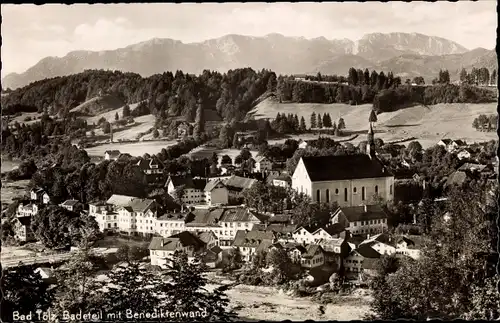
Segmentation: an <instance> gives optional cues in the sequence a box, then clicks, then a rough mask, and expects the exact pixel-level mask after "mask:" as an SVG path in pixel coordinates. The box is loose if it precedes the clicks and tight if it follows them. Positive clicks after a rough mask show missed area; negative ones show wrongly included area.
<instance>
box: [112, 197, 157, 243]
mask: <svg viewBox="0 0 500 323" xmlns="http://www.w3.org/2000/svg"><path fill="white" fill-rule="evenodd" d="M108 203H109V201H108ZM117 211H118V230H119V231H120V232H123V233H128V234H139V233H141V234H143V235H151V234H153V233H155V225H156V218H157V214H158V213H157V203H156V201H155V200H151V199H142V198H133V199H132V200H130V202H129V203H128V204H127V205H124V206H120V207H119V208H118V209H117Z"/></svg>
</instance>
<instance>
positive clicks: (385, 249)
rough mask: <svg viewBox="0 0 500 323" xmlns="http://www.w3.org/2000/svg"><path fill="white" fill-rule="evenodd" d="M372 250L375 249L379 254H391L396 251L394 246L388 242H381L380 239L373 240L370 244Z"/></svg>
mask: <svg viewBox="0 0 500 323" xmlns="http://www.w3.org/2000/svg"><path fill="white" fill-rule="evenodd" d="M370 247H372V248H373V250H375V251H377V252H378V253H379V254H381V255H393V254H395V253H396V248H395V247H393V246H390V245H388V244H385V243H382V242H380V241H375V242H372V243H371V244H370Z"/></svg>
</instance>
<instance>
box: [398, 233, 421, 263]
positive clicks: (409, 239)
mask: <svg viewBox="0 0 500 323" xmlns="http://www.w3.org/2000/svg"><path fill="white" fill-rule="evenodd" d="M421 248H422V237H420V236H403V237H400V238H399V239H397V240H396V255H397V256H399V257H403V256H407V257H410V258H413V259H418V258H419V257H420V249H421Z"/></svg>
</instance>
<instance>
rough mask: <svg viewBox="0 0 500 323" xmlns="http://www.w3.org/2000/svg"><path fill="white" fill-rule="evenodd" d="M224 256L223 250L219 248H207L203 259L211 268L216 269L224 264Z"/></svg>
mask: <svg viewBox="0 0 500 323" xmlns="http://www.w3.org/2000/svg"><path fill="white" fill-rule="evenodd" d="M223 255H224V253H223V250H222V249H221V248H220V247H219V246H213V247H211V248H208V247H207V250H206V251H205V253H204V255H203V258H202V259H203V262H204V263H205V264H206V265H207V266H208V267H209V268H216V267H217V266H218V265H219V264H220V263H222V262H223Z"/></svg>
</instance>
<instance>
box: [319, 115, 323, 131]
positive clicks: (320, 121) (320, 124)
mask: <svg viewBox="0 0 500 323" xmlns="http://www.w3.org/2000/svg"><path fill="white" fill-rule="evenodd" d="M318 128H319V129H322V128H323V120H321V114H320V113H318Z"/></svg>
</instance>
